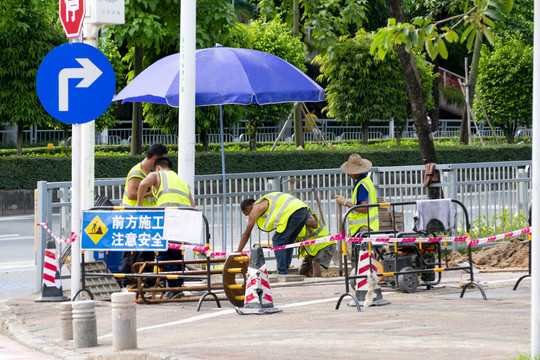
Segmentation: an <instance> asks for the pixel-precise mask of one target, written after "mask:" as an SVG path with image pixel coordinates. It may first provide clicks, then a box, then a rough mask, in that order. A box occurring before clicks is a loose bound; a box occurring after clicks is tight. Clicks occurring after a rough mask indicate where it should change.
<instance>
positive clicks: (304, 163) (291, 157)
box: [0, 145, 531, 189]
mask: <svg viewBox="0 0 540 360" xmlns="http://www.w3.org/2000/svg"><path fill="white" fill-rule="evenodd" d="M436 151H437V159H438V162H439V163H440V164H457V163H474V162H497V161H517V160H530V159H531V145H500V146H485V147H477V146H462V147H457V146H452V147H450V146H448V147H442V146H439V147H437V149H436ZM354 152H358V153H360V154H361V155H362V156H363V157H365V158H367V159H369V160H371V161H372V162H373V165H374V166H402V165H420V164H422V161H421V159H420V153H419V151H418V148H415V147H412V148H409V147H403V146H402V147H399V148H398V147H391V148H384V147H376V146H375V147H359V148H357V149H353V150H321V151H313V150H309V151H308V150H299V151H274V152H269V151H257V152H249V151H239V152H226V153H225V162H226V170H227V172H228V173H244V172H262V171H280V170H283V171H284V170H307V169H334V168H339V166H340V165H341V164H342V163H343V162H344V161H345V160H347V158H348V156H349V155H350V154H352V153H354ZM142 158H143V156H130V155H120V156H96V162H95V174H96V178H122V177H125V176H126V174H127V173H128V171H129V170H130V169H131V167H132V166H133V165H135V164H136V163H137V162H139V161H141V160H142ZM170 158H171V160H172V161H173V163H174V164H175V166H176V164H177V161H178V157H177V155H176V154H171V155H170ZM0 171H1V172H2V174H5V175H4V176H2V177H1V178H0V189H35V188H36V183H37V182H38V181H49V182H57V181H71V158H70V157H60V156H54V157H47V156H34V157H25V156H23V157H0ZM195 173H196V174H197V175H203V174H218V173H221V153H219V152H210V153H204V152H196V153H195Z"/></svg>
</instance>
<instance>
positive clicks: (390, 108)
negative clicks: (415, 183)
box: [319, 31, 438, 142]
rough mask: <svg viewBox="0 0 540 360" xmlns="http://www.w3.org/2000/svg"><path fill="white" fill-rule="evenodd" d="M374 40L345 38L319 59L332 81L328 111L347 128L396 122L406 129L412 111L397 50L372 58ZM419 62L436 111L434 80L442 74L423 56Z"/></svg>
mask: <svg viewBox="0 0 540 360" xmlns="http://www.w3.org/2000/svg"><path fill="white" fill-rule="evenodd" d="M373 38H374V35H372V34H368V33H366V32H364V31H360V32H358V34H357V35H356V37H354V38H348V37H342V38H341V39H340V41H339V42H338V43H337V44H336V45H335V46H334V50H333V52H332V53H328V54H326V55H324V56H321V57H320V58H319V60H320V61H321V63H322V66H321V72H322V75H321V76H320V80H323V81H327V82H328V85H327V87H326V100H327V102H328V105H327V106H326V108H325V109H324V111H326V112H327V114H328V115H329V116H330V117H335V118H338V119H341V120H342V121H343V122H344V123H345V124H347V125H361V126H362V125H364V124H367V123H368V122H369V121H370V120H371V121H372V120H379V121H388V120H390V119H394V121H395V124H396V125H397V126H398V128H402V124H403V123H404V121H405V119H409V118H411V116H412V111H411V105H410V101H409V98H408V96H407V91H406V84H405V78H404V77H403V73H402V71H401V67H400V62H399V58H398V56H397V53H396V52H395V51H389V52H388V56H387V57H386V58H385V59H384V60H381V59H380V58H379V57H376V56H373V55H371V54H370V52H369V49H370V46H371V43H372V41H373ZM415 62H416V64H417V66H418V67H419V69H420V74H421V79H422V89H423V92H424V97H425V99H427V104H426V105H427V110H429V109H431V108H433V98H432V96H431V81H432V80H433V78H434V77H437V76H438V75H436V74H433V73H432V67H433V66H432V65H429V64H427V63H426V62H425V59H424V58H423V57H422V56H420V55H418V54H417V55H415ZM399 133H401V131H399ZM364 140H365V142H367V139H364Z"/></svg>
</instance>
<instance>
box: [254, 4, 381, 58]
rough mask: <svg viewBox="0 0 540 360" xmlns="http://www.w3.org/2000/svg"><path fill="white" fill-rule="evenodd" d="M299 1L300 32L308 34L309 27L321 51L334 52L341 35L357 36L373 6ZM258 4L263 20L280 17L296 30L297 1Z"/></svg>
mask: <svg viewBox="0 0 540 360" xmlns="http://www.w3.org/2000/svg"><path fill="white" fill-rule="evenodd" d="M298 1H299V3H298V7H299V9H298V11H299V12H301V13H299V16H300V17H301V19H299V20H300V22H301V24H299V27H300V28H299V30H300V33H304V34H305V33H306V27H309V28H310V29H311V36H312V37H313V38H314V39H315V40H316V42H317V43H318V48H319V50H320V51H321V52H326V51H329V50H331V49H332V47H333V45H334V44H335V43H337V41H338V39H339V37H340V36H343V35H350V36H353V35H354V34H355V33H356V31H358V30H359V29H360V28H361V27H362V26H363V25H364V24H365V22H366V19H367V14H368V11H369V5H368V4H369V3H370V1H368V0H359V1H347V0H337V1H325V0H298ZM376 1H378V0H374V1H372V2H373V3H375V2H376ZM257 3H258V6H259V11H260V15H261V18H262V20H263V21H269V20H272V19H275V18H277V17H279V18H282V19H283V21H284V22H285V23H286V24H287V25H288V26H289V28H290V29H293V31H294V26H293V25H294V20H295V13H294V10H295V7H294V0H260V1H258V2H257ZM375 15H376V14H375Z"/></svg>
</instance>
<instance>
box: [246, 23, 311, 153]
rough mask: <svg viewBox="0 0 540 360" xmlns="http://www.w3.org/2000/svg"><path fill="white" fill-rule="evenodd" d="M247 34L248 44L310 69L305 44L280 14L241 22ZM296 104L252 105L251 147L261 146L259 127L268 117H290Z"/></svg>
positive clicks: (301, 68) (249, 117) (248, 46)
mask: <svg viewBox="0 0 540 360" xmlns="http://www.w3.org/2000/svg"><path fill="white" fill-rule="evenodd" d="M240 27H241V28H243V29H244V30H245V31H246V33H247V36H246V37H245V39H246V43H245V44H244V47H245V48H249V49H254V50H259V51H264V52H267V53H270V54H273V55H276V56H279V57H280V58H282V59H284V60H286V61H288V62H289V63H291V64H292V65H294V66H296V67H297V68H298V69H299V70H301V71H303V72H305V71H306V65H305V61H306V57H305V55H304V54H305V45H304V43H303V42H302V41H300V39H299V38H297V37H293V36H292V34H291V32H290V30H289V28H288V26H287V24H285V23H284V22H282V21H281V19H280V18H279V17H276V18H275V19H273V20H271V21H269V22H263V21H261V20H255V21H252V22H251V23H250V24H249V25H245V24H241V25H240ZM292 106H293V105H292V104H279V105H263V106H259V105H250V106H248V108H247V118H248V136H249V148H250V150H251V151H256V150H257V137H256V136H257V127H259V126H260V125H262V124H263V122H264V121H268V120H270V119H273V120H274V121H276V120H277V121H278V122H279V120H281V119H284V118H286V117H287V115H288V114H289V112H290V111H291V109H292Z"/></svg>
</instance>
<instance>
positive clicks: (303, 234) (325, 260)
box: [296, 213, 336, 277]
mask: <svg viewBox="0 0 540 360" xmlns="http://www.w3.org/2000/svg"><path fill="white" fill-rule="evenodd" d="M311 221H313V222H314V224H315V227H312V226H310V225H312V224H311V223H310V222H311ZM328 235H329V232H328V229H327V228H326V226H324V224H323V223H322V222H321V221H320V220H319V219H318V218H317V215H315V214H314V213H310V219H309V220H308V222H307V223H306V225H304V227H303V228H302V231H300V234H298V237H297V238H296V240H297V241H298V242H303V241H308V240H315V239H320V238H323V237H325V236H328ZM335 252H336V242H335V241H326V242H323V243H320V244H312V245H304V246H300V247H299V248H298V257H299V258H304V259H303V260H302V264H301V265H300V270H299V273H300V275H304V276H306V277H321V266H322V267H323V268H325V269H328V266H329V265H330V262H331V261H332V257H333V256H334V253H335Z"/></svg>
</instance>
